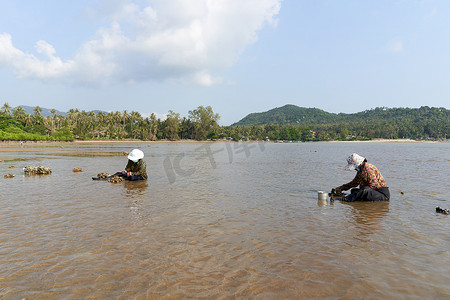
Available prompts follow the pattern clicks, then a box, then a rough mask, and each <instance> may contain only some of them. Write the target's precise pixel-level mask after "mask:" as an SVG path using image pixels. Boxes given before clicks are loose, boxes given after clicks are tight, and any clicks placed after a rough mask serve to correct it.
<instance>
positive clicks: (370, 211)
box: [342, 201, 389, 240]
mask: <svg viewBox="0 0 450 300" xmlns="http://www.w3.org/2000/svg"><path fill="white" fill-rule="evenodd" d="M342 204H344V205H348V206H350V207H351V208H352V211H351V214H350V216H351V217H352V218H353V220H354V222H353V225H354V226H355V228H356V231H357V235H358V237H360V238H361V240H364V238H365V237H368V236H369V235H371V234H373V233H374V232H375V231H376V230H378V229H379V228H380V223H381V222H382V221H383V219H384V217H385V216H386V215H387V214H388V212H389V202H384V201H382V202H342Z"/></svg>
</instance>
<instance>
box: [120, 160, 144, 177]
mask: <svg viewBox="0 0 450 300" xmlns="http://www.w3.org/2000/svg"><path fill="white" fill-rule="evenodd" d="M125 171H127V172H131V173H133V175H136V176H142V178H144V179H147V177H148V176H147V164H146V163H145V161H143V160H142V159H140V160H138V161H137V162H133V161H132V160H128V163H127V166H126V167H125Z"/></svg>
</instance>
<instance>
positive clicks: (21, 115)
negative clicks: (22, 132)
mask: <svg viewBox="0 0 450 300" xmlns="http://www.w3.org/2000/svg"><path fill="white" fill-rule="evenodd" d="M13 116H14V118H16V119H18V120H20V121H24V120H25V110H24V109H23V108H22V106H17V107H16V109H15V110H14V112H13Z"/></svg>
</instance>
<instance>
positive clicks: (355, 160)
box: [345, 153, 365, 170]
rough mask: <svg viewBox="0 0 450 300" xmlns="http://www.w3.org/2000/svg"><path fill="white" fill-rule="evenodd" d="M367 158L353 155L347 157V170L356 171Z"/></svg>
mask: <svg viewBox="0 0 450 300" xmlns="http://www.w3.org/2000/svg"><path fill="white" fill-rule="evenodd" d="M364 160H365V158H364V157H362V156H360V155H358V154H356V153H353V154H351V155H350V156H349V157H347V166H346V167H345V169H346V170H355V169H356V168H357V167H359V166H360V165H361V164H362V163H363V162H364Z"/></svg>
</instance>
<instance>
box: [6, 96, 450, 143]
mask: <svg viewBox="0 0 450 300" xmlns="http://www.w3.org/2000/svg"><path fill="white" fill-rule="evenodd" d="M50 113H51V115H49V116H42V109H41V108H40V107H39V106H36V107H35V108H34V110H33V113H32V114H27V113H25V111H24V109H23V108H22V107H20V106H19V107H16V108H15V109H12V108H11V107H10V106H9V104H8V103H5V104H4V105H3V106H2V108H1V110H0V140H58V141H72V140H75V139H79V140H102V139H105V140H123V139H137V140H147V141H157V140H171V141H176V140H183V139H192V140H199V141H200V140H217V139H228V140H234V141H239V140H284V141H329V140H370V139H375V138H385V139H397V138H411V139H446V138H447V135H448V133H449V131H450V122H449V111H448V110H446V109H443V108H429V107H426V106H425V107H421V108H420V109H406V108H405V109H386V108H375V109H372V110H368V111H365V112H361V113H357V114H351V115H347V116H342V115H344V114H339V115H338V116H332V117H331V118H330V119H327V121H326V122H324V119H323V118H322V119H321V120H320V121H317V122H313V121H309V122H305V121H303V122H301V123H299V122H297V123H294V124H264V125H243V126H241V125H232V126H219V124H218V121H219V119H220V116H219V114H217V113H214V111H213V109H212V108H211V107H210V106H206V107H204V106H199V107H197V108H196V109H194V110H191V111H189V112H188V117H181V116H180V114H179V113H176V112H174V111H169V112H168V114H167V117H166V119H164V120H161V119H158V118H157V117H156V116H155V114H151V115H150V116H149V117H143V116H142V115H141V114H140V113H138V112H135V111H131V112H127V111H122V112H120V111H116V112H108V113H105V112H97V113H95V112H86V111H84V110H81V111H80V110H78V109H70V110H69V111H68V113H67V116H63V115H60V114H56V111H55V110H54V109H52V110H50ZM303 113H304V111H303ZM266 117H267V116H266ZM277 117H278V118H279V117H280V112H277ZM315 118H316V119H317V117H315ZM297 119H298V117H297ZM302 120H307V116H304V117H302Z"/></svg>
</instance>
